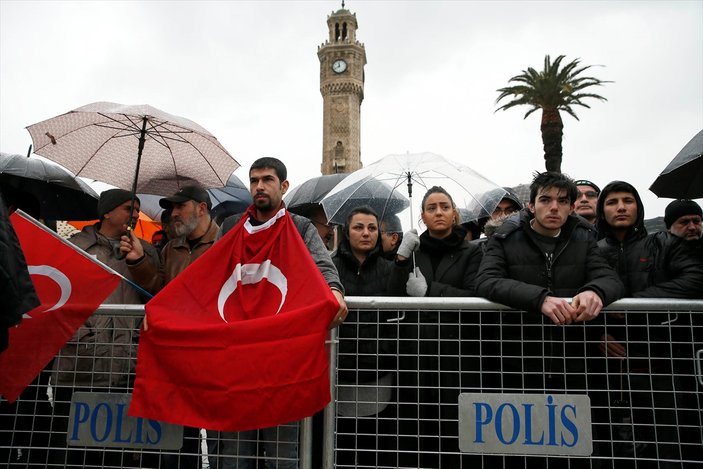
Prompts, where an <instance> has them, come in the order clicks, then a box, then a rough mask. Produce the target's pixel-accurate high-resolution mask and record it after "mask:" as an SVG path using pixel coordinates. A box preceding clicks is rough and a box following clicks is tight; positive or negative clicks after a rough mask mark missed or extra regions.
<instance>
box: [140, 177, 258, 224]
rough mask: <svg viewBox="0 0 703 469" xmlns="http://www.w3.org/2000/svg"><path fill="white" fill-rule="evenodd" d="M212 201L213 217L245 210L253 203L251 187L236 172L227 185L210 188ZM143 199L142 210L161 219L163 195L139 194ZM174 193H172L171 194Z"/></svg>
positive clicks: (152, 216) (156, 218)
mask: <svg viewBox="0 0 703 469" xmlns="http://www.w3.org/2000/svg"><path fill="white" fill-rule="evenodd" d="M195 183H196V181H190V183H188V182H184V184H183V185H188V184H195ZM207 192H208V194H209V195H210V201H211V202H212V210H211V212H210V213H211V215H212V217H213V218H215V217H217V216H218V215H225V214H233V213H241V212H244V211H245V210H246V209H247V207H249V205H251V203H252V198H251V193H250V192H249V188H248V187H246V186H245V185H244V183H243V182H242V181H241V179H239V178H238V177H237V176H235V175H234V174H232V175H230V177H229V179H227V185H225V186H224V187H218V188H214V189H208V190H207ZM138 195H139V200H140V201H141V211H142V212H144V213H146V214H147V215H149V216H150V217H151V218H152V219H154V220H161V214H162V213H163V211H164V209H163V208H161V206H160V205H159V200H161V198H162V197H161V196H159V195H153V194H138ZM169 195H172V194H169Z"/></svg>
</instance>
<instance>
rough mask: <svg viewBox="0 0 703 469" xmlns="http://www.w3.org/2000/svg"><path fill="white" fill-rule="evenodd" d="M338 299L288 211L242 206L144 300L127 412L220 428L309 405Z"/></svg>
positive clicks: (276, 421) (296, 412)
mask: <svg viewBox="0 0 703 469" xmlns="http://www.w3.org/2000/svg"><path fill="white" fill-rule="evenodd" d="M250 210H251V208H250ZM338 309H339V303H338V302H337V300H336V299H335V297H334V295H333V294H332V291H331V290H330V288H329V286H328V285H327V283H326V282H325V280H324V279H323V277H322V274H321V273H320V271H319V269H318V268H317V266H316V265H315V263H314V261H313V260H312V257H311V256H310V253H309V252H308V249H307V247H306V246H305V244H304V243H303V240H302V238H301V237H300V234H299V233H298V231H297V230H296V228H295V225H294V223H293V220H292V219H291V217H290V215H288V212H286V211H285V209H281V210H280V211H279V212H278V214H277V215H276V216H275V217H274V218H272V219H271V220H269V221H268V222H266V223H264V224H263V225H259V226H252V225H251V223H250V221H249V214H246V215H245V216H244V217H243V218H242V221H241V222H240V223H239V224H238V225H237V226H236V227H235V228H234V229H232V230H231V231H230V232H229V233H227V235H226V236H225V237H223V238H222V239H221V240H220V241H218V242H216V243H215V244H214V245H213V246H212V247H211V248H210V249H209V250H208V251H207V252H206V253H205V254H203V255H202V256H200V258H199V259H198V260H197V261H196V262H194V263H193V264H191V265H190V266H189V267H188V268H187V269H186V270H185V271H183V272H182V273H181V274H180V275H178V276H177V277H176V278H175V279H174V280H173V281H171V282H170V283H169V284H168V285H167V286H166V288H164V289H163V290H161V292H160V293H159V294H158V295H156V296H155V297H154V298H153V299H152V300H150V301H149V302H148V303H147V305H146V315H147V320H148V324H149V328H148V330H146V331H144V332H142V334H141V336H140V338H139V349H138V355H137V378H136V381H135V384H134V393H133V395H132V403H131V406H130V408H129V414H130V415H133V416H139V417H146V418H150V419H156V420H161V421H165V422H170V423H176V424H181V425H187V426H191V427H198V428H207V429H210V430H224V431H241V430H250V429H255V428H267V427H273V426H276V425H280V424H283V423H286V422H291V421H294V420H299V419H301V418H304V417H307V416H310V415H312V414H314V413H315V412H317V411H318V410H320V409H322V408H323V407H324V406H325V405H327V403H328V402H329V401H330V383H329V359H328V358H329V357H328V354H327V350H326V347H325V339H326V337H327V333H328V331H327V327H328V325H329V323H330V321H331V320H332V318H333V317H334V314H335V313H336V312H337V310H338Z"/></svg>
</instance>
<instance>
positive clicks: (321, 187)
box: [284, 174, 348, 216]
mask: <svg viewBox="0 0 703 469" xmlns="http://www.w3.org/2000/svg"><path fill="white" fill-rule="evenodd" d="M347 176H348V174H326V175H324V176H318V177H314V178H312V179H308V180H307V181H305V182H304V183H302V184H301V185H299V186H296V187H294V188H293V189H291V190H290V192H288V193H287V194H286V196H285V198H284V200H285V202H286V208H287V209H288V210H289V211H291V212H293V213H297V214H298V215H302V216H306V215H307V214H308V213H310V212H311V211H312V210H313V209H314V208H315V207H319V205H320V201H321V200H322V198H323V197H324V196H326V195H327V193H328V192H329V191H331V190H332V188H333V187H334V186H336V185H337V184H338V183H339V182H340V181H341V180H342V179H344V178H345V177H347Z"/></svg>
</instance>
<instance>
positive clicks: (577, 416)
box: [459, 393, 593, 456]
mask: <svg viewBox="0 0 703 469" xmlns="http://www.w3.org/2000/svg"><path fill="white" fill-rule="evenodd" d="M459 448H460V449H461V451H463V452H467V453H490V454H530V455H533V454H539V455H565V456H590V455H591V453H592V452H593V438H592V431H591V400H590V399H589V397H588V396H586V395H580V394H483V393H463V394H460V395H459Z"/></svg>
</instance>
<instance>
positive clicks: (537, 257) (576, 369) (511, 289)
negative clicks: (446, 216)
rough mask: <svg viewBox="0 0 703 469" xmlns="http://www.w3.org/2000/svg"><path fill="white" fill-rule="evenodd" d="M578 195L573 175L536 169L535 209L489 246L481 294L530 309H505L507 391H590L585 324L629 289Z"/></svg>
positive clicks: (532, 199)
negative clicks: (579, 208)
mask: <svg viewBox="0 0 703 469" xmlns="http://www.w3.org/2000/svg"><path fill="white" fill-rule="evenodd" d="M576 194H577V189H576V185H575V184H574V182H573V181H572V180H571V179H570V178H569V177H568V176H565V175H563V174H560V173H551V172H545V173H540V174H537V175H536V176H535V178H534V180H533V182H532V185H531V187H530V203H529V205H528V208H527V209H524V210H522V211H520V212H519V214H518V215H514V216H512V217H510V218H509V219H508V220H507V221H506V222H505V223H504V224H503V225H502V226H501V227H500V228H499V229H498V231H497V232H496V234H495V235H494V236H493V237H492V238H491V239H490V240H489V241H488V244H487V246H486V252H485V254H484V256H483V260H482V262H481V267H480V268H479V272H478V277H477V285H478V287H477V292H478V294H479V295H480V296H483V297H485V298H488V299H489V300H491V301H495V302H498V303H502V304H504V305H507V306H510V307H512V308H515V309H519V310H523V311H524V312H523V313H517V312H507V313H503V314H504V317H503V321H502V324H503V325H502V329H503V330H502V334H503V335H502V339H503V340H502V343H501V346H502V351H501V354H500V355H501V357H502V360H503V368H502V370H503V374H504V375H503V377H502V381H503V382H502V383H501V386H500V387H501V388H503V389H509V388H513V389H514V390H515V389H517V390H522V389H534V390H542V391H549V390H569V391H572V390H582V391H583V390H585V389H586V383H585V381H586V378H585V375H584V373H583V372H584V371H585V370H584V363H585V348H586V332H587V330H586V327H585V323H586V322H587V321H591V320H592V319H594V318H595V317H597V316H598V314H599V313H600V310H601V309H602V308H603V306H606V305H608V304H610V303H611V302H613V301H615V300H617V299H619V298H620V297H621V296H622V294H623V287H622V283H621V282H620V281H619V280H618V277H617V275H616V274H615V272H614V271H613V269H612V268H610V266H608V264H607V263H606V262H605V260H604V259H603V258H602V257H601V256H600V255H599V254H598V252H597V246H596V232H595V229H594V228H593V226H592V225H590V224H588V223H586V222H585V221H584V220H583V219H581V218H579V217H577V216H575V215H573V214H572V211H573V208H574V202H575V200H576ZM564 297H568V298H572V300H571V301H570V302H569V301H567V300H566V299H564ZM561 325H566V326H567V327H558V326H561Z"/></svg>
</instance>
